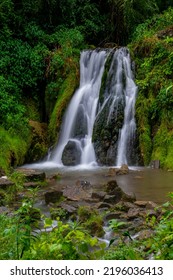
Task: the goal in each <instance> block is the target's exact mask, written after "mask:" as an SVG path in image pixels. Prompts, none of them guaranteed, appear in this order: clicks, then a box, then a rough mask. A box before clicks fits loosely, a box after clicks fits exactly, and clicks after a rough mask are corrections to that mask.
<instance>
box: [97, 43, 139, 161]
mask: <svg viewBox="0 0 173 280" xmlns="http://www.w3.org/2000/svg"><path fill="white" fill-rule="evenodd" d="M108 69H109V71H108V73H107V77H106V81H105V86H104V92H103V96H104V98H102V102H100V109H99V110H98V113H97V116H96V120H95V125H94V131H93V139H94V147H95V152H96V158H97V161H98V162H99V163H100V164H106V165H115V164H116V165H122V164H124V163H125V164H128V165H132V164H136V155H135V153H136V152H133V151H134V144H135V143H134V142H135V129H136V124H135V117H134V116H135V110H134V105H135V99H136V92H137V87H136V85H135V83H134V81H133V73H132V70H131V61H130V55H129V52H128V49H127V48H120V49H118V50H116V51H115V52H114V53H113V54H112V53H111V63H110V67H109V68H108ZM103 127H104V129H103ZM130 144H131V145H130ZM129 147H130V149H129Z"/></svg>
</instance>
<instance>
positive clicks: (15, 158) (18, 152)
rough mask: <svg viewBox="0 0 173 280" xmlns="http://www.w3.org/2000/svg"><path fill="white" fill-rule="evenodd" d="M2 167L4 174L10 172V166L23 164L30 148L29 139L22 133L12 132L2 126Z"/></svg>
mask: <svg viewBox="0 0 173 280" xmlns="http://www.w3.org/2000/svg"><path fill="white" fill-rule="evenodd" d="M0 143H1V144H0V168H1V170H2V174H3V173H4V172H5V173H6V172H8V171H9V169H10V167H11V166H13V167H16V166H17V165H20V164H23V163H24V159H25V155H26V152H27V148H28V143H27V141H25V140H23V138H22V137H20V135H15V134H11V133H10V132H9V131H6V130H5V129H4V128H2V127H0Z"/></svg>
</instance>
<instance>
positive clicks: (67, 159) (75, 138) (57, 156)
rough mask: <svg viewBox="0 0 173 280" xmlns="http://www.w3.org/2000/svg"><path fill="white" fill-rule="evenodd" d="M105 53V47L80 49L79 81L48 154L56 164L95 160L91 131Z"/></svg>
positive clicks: (83, 162) (89, 162) (81, 162)
mask: <svg viewBox="0 0 173 280" xmlns="http://www.w3.org/2000/svg"><path fill="white" fill-rule="evenodd" d="M106 57H107V52H106V51H105V50H102V51H97V50H95V51H90V50H89V51H83V52H82V53H81V58H80V85H79V88H78V90H77V91H76V92H75V94H74V95H73V97H72V100H71V102H70V104H69V106H68V109H67V111H66V113H65V118H64V121H63V125H62V131H61V135H60V139H59V142H58V145H57V147H56V149H55V151H54V153H53V156H52V158H51V159H52V161H54V162H56V163H57V164H60V165H61V164H64V165H77V164H92V163H95V164H96V158H95V152H94V148H93V143H92V132H93V125H94V121H95V116H96V109H97V104H98V100H99V92H100V86H101V78H102V75H103V71H104V65H105V61H106Z"/></svg>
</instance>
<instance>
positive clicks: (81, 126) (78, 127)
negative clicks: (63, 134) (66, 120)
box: [72, 104, 87, 139]
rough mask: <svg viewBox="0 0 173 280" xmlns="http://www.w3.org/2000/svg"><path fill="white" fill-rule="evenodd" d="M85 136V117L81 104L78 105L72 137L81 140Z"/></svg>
mask: <svg viewBox="0 0 173 280" xmlns="http://www.w3.org/2000/svg"><path fill="white" fill-rule="evenodd" d="M86 134H87V117H86V114H85V108H84V106H83V104H80V105H79V108H78V112H77V116H76V120H75V123H74V131H73V135H72V137H74V138H77V139H81V138H84V137H85V135H86Z"/></svg>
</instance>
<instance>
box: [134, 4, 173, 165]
mask: <svg viewBox="0 0 173 280" xmlns="http://www.w3.org/2000/svg"><path fill="white" fill-rule="evenodd" d="M172 19H173V9H171V8H170V9H168V10H166V11H165V12H164V13H163V14H162V15H157V16H154V17H153V18H152V19H150V20H147V21H146V22H145V23H144V24H142V25H139V26H138V27H137V29H136V31H135V33H134V36H133V38H134V40H133V42H132V44H131V45H130V46H129V47H130V48H131V50H132V51H133V52H134V59H135V60H136V64H137V67H136V78H137V79H136V82H137V85H138V87H139V92H138V98H137V103H136V120H137V125H138V132H139V145H140V150H141V155H142V158H143V161H144V164H145V165H146V164H149V162H150V160H151V159H159V160H160V162H161V166H162V167H163V168H172V167H173V165H172V164H173V162H172V159H171V155H172V152H171V149H172V132H171V131H172V128H173V111H172V105H173V103H172V102H173V94H172V74H173V68H172V52H173V45H172V39H171V38H172V37H171V36H172V35H171V34H172V33H171V30H172Z"/></svg>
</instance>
